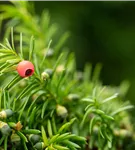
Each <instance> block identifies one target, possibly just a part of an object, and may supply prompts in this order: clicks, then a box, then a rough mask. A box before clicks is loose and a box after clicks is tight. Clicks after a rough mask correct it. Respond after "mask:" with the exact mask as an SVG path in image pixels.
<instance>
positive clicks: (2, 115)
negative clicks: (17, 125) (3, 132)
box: [0, 109, 13, 119]
mask: <svg viewBox="0 0 135 150" xmlns="http://www.w3.org/2000/svg"><path fill="white" fill-rule="evenodd" d="M12 115H13V111H12V110H11V109H6V110H2V111H1V112H0V118H1V119H6V118H9V117H11V116H12Z"/></svg>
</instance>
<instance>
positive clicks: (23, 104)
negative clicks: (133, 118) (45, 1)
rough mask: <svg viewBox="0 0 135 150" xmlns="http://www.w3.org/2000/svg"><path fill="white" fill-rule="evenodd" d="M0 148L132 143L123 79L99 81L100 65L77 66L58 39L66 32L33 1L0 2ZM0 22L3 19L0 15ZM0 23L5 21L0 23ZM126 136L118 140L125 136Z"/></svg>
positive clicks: (104, 149) (60, 149)
mask: <svg viewBox="0 0 135 150" xmlns="http://www.w3.org/2000/svg"><path fill="white" fill-rule="evenodd" d="M0 10H1V14H2V18H3V20H5V19H6V20H7V19H8V21H7V24H6V25H5V27H4V28H5V29H6V31H5V34H4V40H3V42H1V44H0V81H1V82H0V148H1V149H4V150H7V149H11V150H21V149H22V150H36V149H37V150H40V149H45V150H77V149H81V150H83V149H84V150H85V149H87V150H89V149H91V150H95V149H99V150H108V149H112V150H117V149H123V148H126V147H130V146H131V145H133V144H132V143H133V142H134V136H133V135H134V132H133V127H132V125H131V122H130V117H129V114H128V112H127V111H126V110H128V109H131V108H133V106H132V105H130V104H129V103H128V102H127V101H126V102H124V99H125V94H126V91H127V89H128V83H127V82H123V83H122V84H121V85H120V86H119V87H111V86H103V85H102V83H101V81H100V80H99V72H100V69H101V65H100V64H97V66H96V67H95V68H94V69H93V68H92V67H91V65H90V64H86V66H85V68H84V71H83V72H78V71H77V69H76V64H75V56H74V53H71V52H69V51H68V48H66V47H65V46H64V43H65V41H66V40H67V38H68V37H69V33H68V32H66V33H63V34H62V35H61V36H60V37H58V35H57V33H59V29H60V27H59V26H58V25H57V24H54V23H52V22H51V21H50V15H49V13H48V12H47V11H43V12H42V14H41V16H37V15H36V14H35V12H34V7H33V3H32V2H27V1H20V2H19V1H12V2H11V4H10V5H2V6H0ZM1 22H2V20H1ZM2 28H3V26H2ZM129 138H130V141H128V143H126V142H124V141H125V140H126V139H129Z"/></svg>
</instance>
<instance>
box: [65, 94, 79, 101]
mask: <svg viewBox="0 0 135 150" xmlns="http://www.w3.org/2000/svg"><path fill="white" fill-rule="evenodd" d="M67 98H68V100H71V101H72V100H73V101H76V100H79V98H80V97H79V95H77V94H69V95H68V96H67Z"/></svg>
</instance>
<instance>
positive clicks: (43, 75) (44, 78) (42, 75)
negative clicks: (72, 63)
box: [41, 72, 49, 80]
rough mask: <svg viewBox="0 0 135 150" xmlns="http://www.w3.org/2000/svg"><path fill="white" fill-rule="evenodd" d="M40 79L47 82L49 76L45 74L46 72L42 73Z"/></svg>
mask: <svg viewBox="0 0 135 150" xmlns="http://www.w3.org/2000/svg"><path fill="white" fill-rule="evenodd" d="M41 78H42V80H47V79H49V74H48V73H46V72H43V73H42V74H41Z"/></svg>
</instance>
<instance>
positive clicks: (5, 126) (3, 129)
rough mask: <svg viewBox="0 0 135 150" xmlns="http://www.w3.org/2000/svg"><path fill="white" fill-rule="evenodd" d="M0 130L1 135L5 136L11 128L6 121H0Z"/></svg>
mask: <svg viewBox="0 0 135 150" xmlns="http://www.w3.org/2000/svg"><path fill="white" fill-rule="evenodd" d="M0 131H1V133H2V135H3V136H7V135H9V134H10V132H11V128H10V127H9V126H8V124H7V123H5V122H2V121H0Z"/></svg>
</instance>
